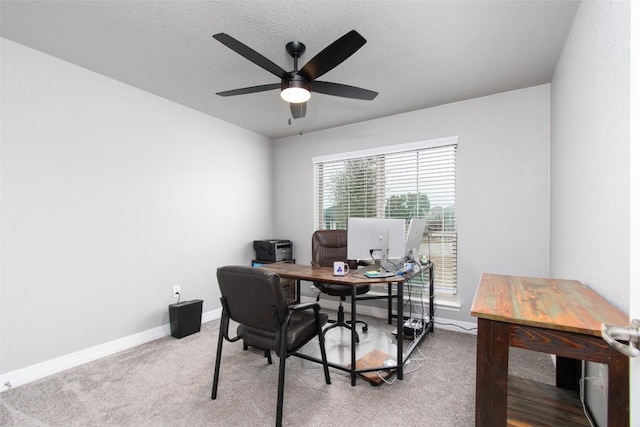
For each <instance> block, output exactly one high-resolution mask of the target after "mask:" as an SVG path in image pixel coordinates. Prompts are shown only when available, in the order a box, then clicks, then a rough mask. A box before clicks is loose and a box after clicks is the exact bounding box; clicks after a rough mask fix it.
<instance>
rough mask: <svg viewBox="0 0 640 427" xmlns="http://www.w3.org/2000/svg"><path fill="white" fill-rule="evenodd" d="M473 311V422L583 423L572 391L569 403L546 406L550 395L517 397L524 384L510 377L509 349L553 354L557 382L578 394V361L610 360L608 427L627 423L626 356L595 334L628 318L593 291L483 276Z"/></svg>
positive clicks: (571, 283) (534, 280)
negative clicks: (475, 333)
mask: <svg viewBox="0 0 640 427" xmlns="http://www.w3.org/2000/svg"><path fill="white" fill-rule="evenodd" d="M471 314H472V315H473V316H476V317H478V348H477V365H476V426H477V427H480V426H491V427H495V426H505V425H510V426H516V425H517V426H529V425H536V426H539V425H563V426H567V425H583V424H581V421H580V420H578V419H574V418H573V416H575V415H578V416H579V415H580V413H582V407H581V405H580V403H579V399H577V393H572V394H573V395H574V396H575V399H574V401H573V402H570V403H569V404H566V403H567V402H566V400H565V404H553V405H551V404H549V401H548V400H547V399H549V393H548V392H547V393H546V395H545V397H543V399H544V400H539V401H538V403H535V404H533V406H532V405H531V401H532V400H533V399H538V396H528V397H527V399H528V402H527V401H526V400H524V399H519V398H518V396H516V395H515V391H516V388H517V389H519V390H518V391H521V389H522V387H523V386H524V387H526V386H527V385H526V384H523V381H517V379H515V378H514V379H508V367H509V346H514V347H520V348H525V349H530V350H534V351H539V352H544V353H550V354H556V355H557V358H556V361H557V363H556V367H557V368H556V386H557V387H560V388H561V389H569V390H573V391H575V392H577V391H578V381H579V378H580V364H581V362H580V360H585V361H591V362H598V363H604V364H608V365H609V387H608V390H609V395H608V409H607V414H608V425H609V426H628V425H629V360H628V358H627V357H626V356H624V355H623V354H621V353H619V352H617V351H616V350H614V349H613V348H611V347H609V345H607V343H606V342H605V341H604V340H603V339H602V338H601V336H600V324H601V323H607V324H613V325H626V324H628V323H629V319H628V316H627V315H626V314H624V313H623V312H622V311H620V310H618V309H617V308H616V307H614V306H613V305H611V304H610V303H608V302H607V301H606V300H605V299H604V298H602V297H601V296H600V295H598V294H597V293H595V292H594V291H593V290H591V289H590V288H588V287H587V286H585V285H583V284H582V283H580V282H578V281H575V280H557V279H542V278H531V277H516V276H501V275H495V274H483V275H482V278H481V280H480V284H479V286H478V289H477V292H476V296H475V299H474V301H473V305H472V307H471ZM551 388H553V387H551ZM512 389H513V390H512ZM558 391H559V392H561V393H564V392H565V391H566V390H560V389H558ZM529 392H531V393H535V391H532V390H531V388H530V387H528V388H527V393H529ZM563 396H565V397H566V395H563ZM556 397H557V398H559V399H562V398H564V397H559V396H556ZM575 400H577V402H576V401H575ZM533 401H535V400H533ZM539 402H544V403H545V404H542V403H539ZM526 405H529V407H530V408H532V411H527V410H526V408H524V406H526ZM572 405H573V407H572ZM575 405H580V407H579V408H575ZM565 409H567V410H568V411H569V413H571V411H573V415H567V412H564V410H565ZM576 412H577V414H576ZM585 421H586V420H585ZM586 425H588V424H586Z"/></svg>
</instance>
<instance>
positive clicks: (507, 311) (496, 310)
mask: <svg viewBox="0 0 640 427" xmlns="http://www.w3.org/2000/svg"><path fill="white" fill-rule="evenodd" d="M471 315H472V316H476V317H478V318H482V319H490V320H497V321H501V322H507V323H513V324H520V325H527V326H535V327H542V328H546V329H555V330H562V331H569V332H576V333H580V334H586V335H594V336H600V324H601V323H607V324H610V325H626V324H628V323H629V317H628V316H627V315H626V314H625V313H623V312H622V311H621V310H619V309H618V308H617V307H615V306H613V305H612V304H610V303H609V302H608V301H607V300H605V299H604V298H603V297H602V296H600V295H599V294H598V293H596V292H595V291H593V290H592V289H591V288H589V287H588V286H586V285H584V284H582V283H581V282H579V281H577V280H561V279H545V278H537V277H519V276H504V275H498V274H488V273H484V274H483V275H482V278H481V279H480V284H479V285H478V289H477V291H476V296H475V299H474V301H473V305H472V306H471Z"/></svg>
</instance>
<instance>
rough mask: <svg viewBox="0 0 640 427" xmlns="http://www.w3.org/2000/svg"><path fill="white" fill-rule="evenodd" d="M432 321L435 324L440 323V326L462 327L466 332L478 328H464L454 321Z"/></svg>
mask: <svg viewBox="0 0 640 427" xmlns="http://www.w3.org/2000/svg"><path fill="white" fill-rule="evenodd" d="M433 323H435V324H436V325H442V326H455V327H456V328H460V329H463V330H465V331H467V332H471V331H477V330H478V328H465V327H463V326H460V325H456V324H455V323H441V322H433Z"/></svg>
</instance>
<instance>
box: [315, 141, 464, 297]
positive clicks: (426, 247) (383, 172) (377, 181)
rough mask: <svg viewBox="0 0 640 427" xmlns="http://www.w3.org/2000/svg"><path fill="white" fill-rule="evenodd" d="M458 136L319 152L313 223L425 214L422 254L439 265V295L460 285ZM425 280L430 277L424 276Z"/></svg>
mask: <svg viewBox="0 0 640 427" xmlns="http://www.w3.org/2000/svg"><path fill="white" fill-rule="evenodd" d="M457 145H458V138H457V137H450V138H441V139H438V140H431V141H423V142H418V143H411V144H402V145H395V146H388V147H382V148H378V149H374V150H364V151H358V152H351V153H342V154H337V155H330V156H322V157H316V158H314V159H313V163H314V182H315V189H314V192H315V209H314V212H315V218H314V221H315V227H316V229H317V230H325V229H345V228H346V227H347V218H349V217H377V218H402V219H405V220H406V224H407V225H406V226H407V227H408V226H409V221H410V219H411V218H412V217H420V218H423V217H427V218H428V222H427V229H428V231H429V232H428V233H425V235H424V237H423V240H422V245H421V247H420V252H419V255H420V256H422V255H424V256H425V257H429V258H430V259H431V261H433V263H434V265H435V277H434V281H435V288H436V296H438V298H439V299H449V300H453V301H455V300H456V299H457V298H456V287H457V255H456V253H457V215H456V187H457ZM425 281H426V280H425Z"/></svg>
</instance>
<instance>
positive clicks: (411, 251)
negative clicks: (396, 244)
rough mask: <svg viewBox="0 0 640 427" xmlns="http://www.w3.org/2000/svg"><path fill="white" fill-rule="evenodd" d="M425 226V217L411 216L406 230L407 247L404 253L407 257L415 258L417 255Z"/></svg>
mask: <svg viewBox="0 0 640 427" xmlns="http://www.w3.org/2000/svg"><path fill="white" fill-rule="evenodd" d="M426 226H427V218H411V223H410V224H409V231H408V232H407V248H406V253H405V255H406V256H407V258H409V259H412V260H415V259H416V257H417V256H418V252H419V251H420V244H421V243H422V237H423V236H424V229H425V227H426Z"/></svg>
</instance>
